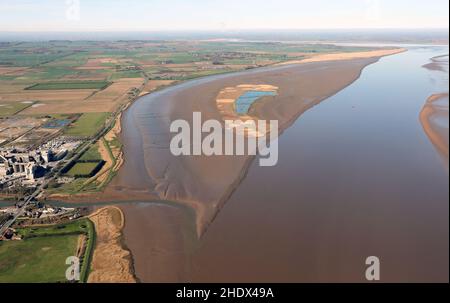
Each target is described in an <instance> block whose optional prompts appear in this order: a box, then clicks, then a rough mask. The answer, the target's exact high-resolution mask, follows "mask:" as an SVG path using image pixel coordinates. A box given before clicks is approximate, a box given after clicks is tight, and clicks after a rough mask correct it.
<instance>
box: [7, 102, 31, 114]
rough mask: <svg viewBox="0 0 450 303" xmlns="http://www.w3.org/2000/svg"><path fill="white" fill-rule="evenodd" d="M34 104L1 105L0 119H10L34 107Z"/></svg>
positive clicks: (14, 103) (15, 103)
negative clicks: (9, 117)
mask: <svg viewBox="0 0 450 303" xmlns="http://www.w3.org/2000/svg"><path fill="white" fill-rule="evenodd" d="M33 103H34V102H31V103H23V102H12V103H6V104H5V103H0V117H8V116H13V115H15V114H17V113H18V112H20V111H23V110H24V109H25V108H27V107H29V106H31V105H33Z"/></svg>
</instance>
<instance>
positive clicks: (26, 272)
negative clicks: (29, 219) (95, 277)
mask: <svg viewBox="0 0 450 303" xmlns="http://www.w3.org/2000/svg"><path fill="white" fill-rule="evenodd" d="M18 234H20V235H21V236H22V237H23V240H21V241H5V242H0V283H2V282H17V283H26V282H67V280H66V276H65V272H66V269H67V268H68V265H66V263H65V261H66V259H67V257H69V256H74V255H76V253H77V248H78V243H79V238H80V236H81V235H84V236H85V237H86V241H85V243H84V245H85V249H84V253H83V254H82V255H81V256H79V257H80V262H81V270H80V278H81V279H80V281H81V282H85V281H86V280H87V277H88V274H89V264H90V261H91V258H92V253H93V248H94V244H95V243H94V242H95V230H94V226H93V224H92V222H91V221H90V220H89V219H80V220H77V221H73V222H69V223H65V224H58V225H49V226H42V227H25V228H21V229H18Z"/></svg>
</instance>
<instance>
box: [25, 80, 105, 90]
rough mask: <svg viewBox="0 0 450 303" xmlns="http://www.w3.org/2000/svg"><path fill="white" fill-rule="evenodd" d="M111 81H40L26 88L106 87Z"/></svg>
mask: <svg viewBox="0 0 450 303" xmlns="http://www.w3.org/2000/svg"><path fill="white" fill-rule="evenodd" d="M110 84H111V82H107V81H67V82H46V83H38V84H34V85H32V86H29V87H27V88H25V89H26V90H64V89H104V88H106V87H108V86H109V85H110Z"/></svg>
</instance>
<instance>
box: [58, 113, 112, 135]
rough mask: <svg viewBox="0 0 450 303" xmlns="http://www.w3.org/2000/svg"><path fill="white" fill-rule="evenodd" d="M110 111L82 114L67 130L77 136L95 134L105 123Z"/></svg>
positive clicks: (69, 133) (67, 132)
mask: <svg viewBox="0 0 450 303" xmlns="http://www.w3.org/2000/svg"><path fill="white" fill-rule="evenodd" d="M107 117H108V113H85V114H83V115H81V117H80V118H78V120H76V121H75V122H74V123H73V124H72V125H71V126H70V127H69V128H68V129H67V130H66V132H65V134H66V135H69V136H75V137H90V136H93V135H95V134H96V133H97V132H98V131H99V130H100V128H101V127H102V126H103V124H104V123H105V120H106V118H107Z"/></svg>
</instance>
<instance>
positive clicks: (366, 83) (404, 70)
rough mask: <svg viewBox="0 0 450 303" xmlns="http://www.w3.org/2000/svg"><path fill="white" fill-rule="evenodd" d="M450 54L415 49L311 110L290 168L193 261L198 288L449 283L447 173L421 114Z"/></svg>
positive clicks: (259, 188) (223, 222)
mask: <svg viewBox="0 0 450 303" xmlns="http://www.w3.org/2000/svg"><path fill="white" fill-rule="evenodd" d="M443 54H448V47H411V48H410V49H409V50H408V52H405V53H402V54H398V55H394V56H390V57H385V58H382V59H380V61H379V62H378V63H375V64H372V65H370V66H368V67H366V68H365V69H364V71H363V73H362V75H361V77H360V78H359V79H358V80H357V81H356V82H355V83H353V84H352V85H350V86H349V87H347V88H346V89H344V90H342V91H341V92H339V93H338V94H336V95H335V96H333V97H331V98H329V99H327V100H325V101H323V102H322V103H320V104H319V105H317V106H315V107H314V108H312V109H310V110H309V111H307V112H306V113H304V114H303V115H302V116H301V117H300V118H299V119H298V120H297V121H296V122H295V123H294V124H293V125H292V126H291V127H290V128H289V129H287V130H286V131H285V132H284V133H283V135H282V136H281V137H280V138H279V162H278V165H276V166H275V167H269V168H267V167H260V166H258V164H257V161H254V162H253V165H252V166H251V167H250V169H249V171H248V175H247V176H246V178H245V179H244V181H243V182H242V183H241V184H240V186H239V187H238V188H237V190H236V191H235V192H234V194H233V195H232V196H231V198H230V199H229V200H228V201H227V203H226V205H225V207H224V208H223V209H222V211H221V212H220V213H219V214H218V216H217V218H216V219H215V221H214V222H213V224H211V226H210V227H209V229H208V231H207V232H206V234H205V235H204V237H203V238H202V239H201V243H200V244H199V248H198V249H197V250H196V251H195V252H194V253H193V255H192V257H191V259H190V268H191V270H190V271H189V274H188V280H190V281H216V282H219V281H242V282H246V281H255V280H256V281H278V282H292V281H295V282H336V281H338V282H348V281H357V282H358V281H365V269H366V265H365V260H366V258H367V257H368V256H377V257H378V258H379V259H380V261H381V278H382V281H385V282H390V281H404V282H406V281H448V260H449V243H448V240H449V234H448V233H449V208H448V207H449V205H448V198H449V187H448V181H449V177H448V168H446V167H445V164H444V162H443V161H442V159H441V158H440V156H439V155H438V153H437V151H436V149H435V148H434V146H433V145H432V144H431V142H430V141H429V139H428V138H427V136H426V135H425V133H424V131H423V128H422V125H421V123H420V121H419V113H420V111H421V109H422V107H423V105H424V103H425V101H426V99H427V98H428V97H429V96H430V95H431V94H433V93H440V92H445V91H448V73H445V72H439V71H430V70H427V69H425V68H423V67H422V65H424V64H426V63H429V62H430V61H429V60H430V58H431V57H434V56H438V55H443Z"/></svg>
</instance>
